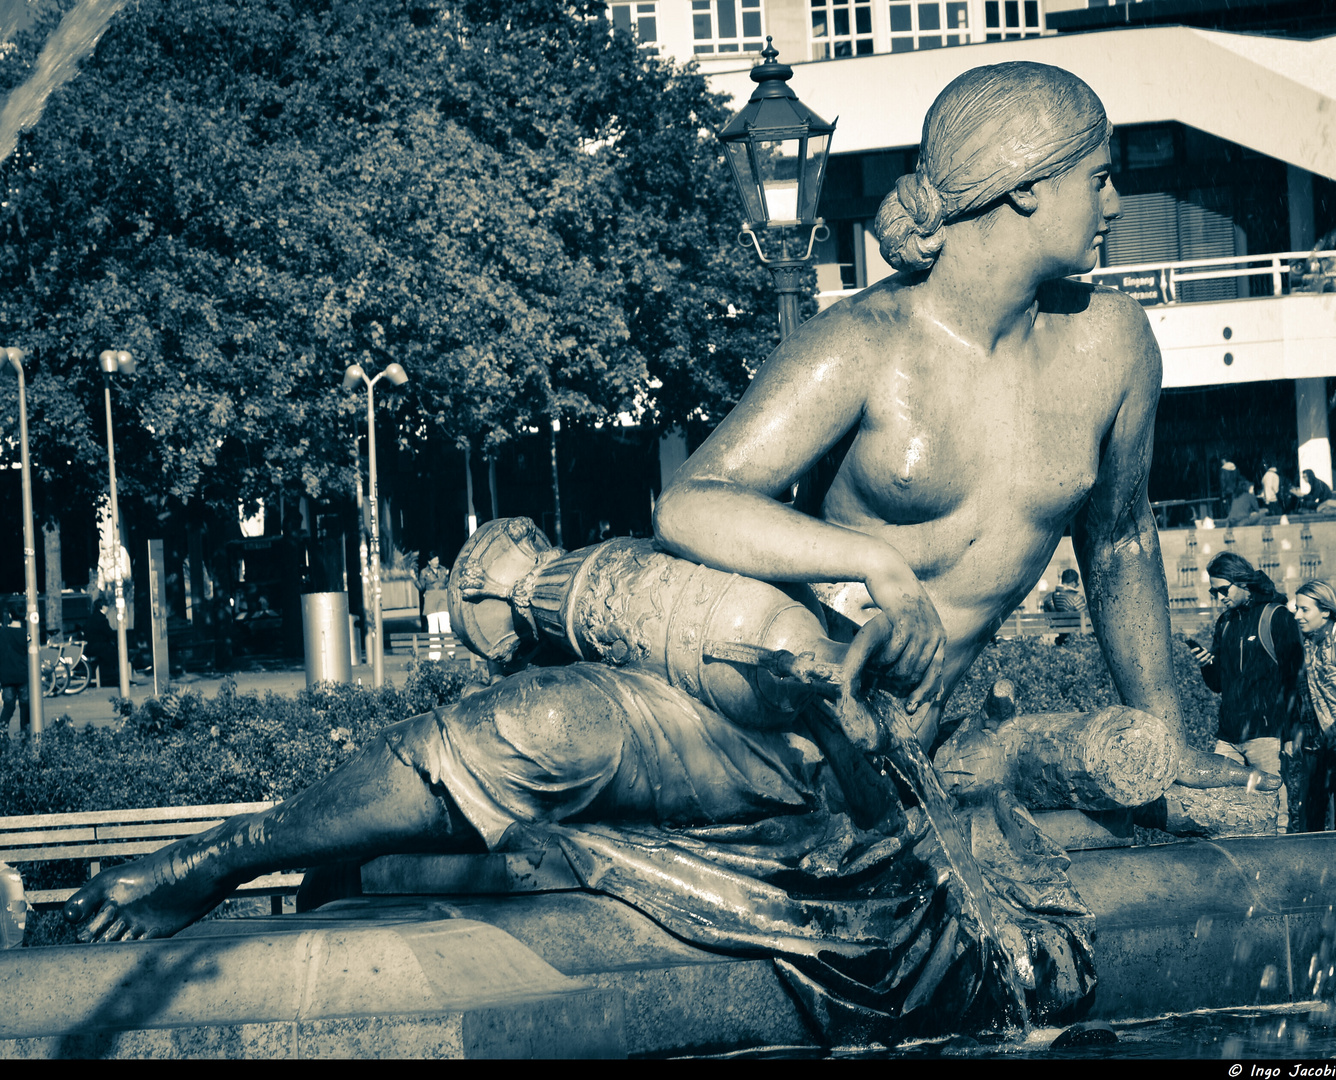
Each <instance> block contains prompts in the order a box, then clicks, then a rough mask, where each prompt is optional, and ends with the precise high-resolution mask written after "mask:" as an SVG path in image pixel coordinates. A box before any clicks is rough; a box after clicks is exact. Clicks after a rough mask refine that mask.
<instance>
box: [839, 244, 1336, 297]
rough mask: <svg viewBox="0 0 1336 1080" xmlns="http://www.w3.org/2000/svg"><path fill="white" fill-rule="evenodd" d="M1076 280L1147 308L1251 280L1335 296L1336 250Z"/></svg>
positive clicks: (1259, 289)
mask: <svg viewBox="0 0 1336 1080" xmlns="http://www.w3.org/2000/svg"><path fill="white" fill-rule="evenodd" d="M1076 280H1078V281H1094V282H1096V283H1097V284H1100V285H1110V286H1112V287H1113V288H1115V289H1118V290H1119V291H1121V292H1126V293H1128V294H1130V295H1131V296H1132V297H1133V298H1134V299H1136V300H1139V301H1141V303H1142V304H1145V305H1147V306H1148V307H1152V306H1158V305H1160V304H1180V303H1187V302H1191V301H1192V300H1194V299H1196V298H1194V297H1185V296H1183V294H1182V286H1184V285H1189V286H1190V285H1193V284H1196V283H1199V282H1207V281H1220V282H1227V281H1236V282H1237V281H1243V280H1246V281H1248V282H1249V285H1248V295H1249V296H1250V297H1251V296H1258V297H1267V296H1284V295H1287V294H1289V293H1301V292H1336V250H1332V251H1328V250H1324V251H1283V252H1278V253H1276V254H1273V255H1240V256H1236V257H1231V258H1214V259H1187V260H1184V261H1181V262H1168V263H1167V262H1153V263H1133V264H1129V265H1127V266H1102V267H1100V268H1099V269H1097V270H1092V271H1091V272H1090V273H1088V274H1080V275H1078V276H1077V277H1076ZM1254 282H1255V284H1254ZM858 291H859V290H857V289H840V290H833V291H830V292H822V293H820V294H819V295H818V299H819V300H820V302H821V305H822V306H823V307H825V306H827V305H829V304H833V303H834V302H835V301H836V300H839V299H841V298H843V297H846V296H853V295H854V294H855V293H857V292H858ZM1213 299H1216V298H1213ZM1228 299H1234V298H1233V297H1229V298H1228Z"/></svg>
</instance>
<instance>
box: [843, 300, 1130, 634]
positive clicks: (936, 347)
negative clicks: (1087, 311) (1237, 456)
mask: <svg viewBox="0 0 1336 1080" xmlns="http://www.w3.org/2000/svg"><path fill="white" fill-rule="evenodd" d="M1097 326H1098V320H1085V319H1083V318H1082V317H1081V315H1080V314H1077V315H1064V316H1059V317H1047V316H1045V315H1042V314H1041V315H1040V317H1039V319H1038V321H1037V322H1036V325H1035V329H1034V331H1033V332H1032V333H1031V335H1030V337H1029V338H1028V340H1027V341H1025V342H1024V343H1022V344H1021V345H1020V346H1018V347H1015V348H1012V349H1010V350H1003V351H997V352H993V353H991V354H986V353H984V352H983V351H982V350H979V349H976V348H973V347H971V346H969V345H968V344H967V343H964V342H960V341H958V340H957V341H953V340H951V337H950V335H949V334H948V333H946V332H945V331H941V330H939V328H936V327H932V326H928V327H924V326H923V325H921V323H920V322H918V321H916V320H914V319H908V320H904V321H898V326H897V330H898V333H897V334H896V335H895V336H894V338H893V339H892V340H893V342H894V350H893V352H891V353H890V355H888V356H887V357H885V358H884V359H881V358H875V357H873V358H869V362H868V363H866V364H865V365H864V370H866V371H867V372H868V373H869V378H868V379H867V381H866V404H865V407H864V412H863V416H862V419H861V421H860V423H859V426H858V430H857V433H856V435H855V436H854V439H853V442H852V444H851V445H850V447H849V449H848V452H847V453H846V454H845V456H844V458H843V461H842V462H841V463H840V466H839V469H838V472H837V473H836V475H835V478H834V480H833V482H832V484H831V486H830V489H829V491H828V492H827V494H826V498H825V501H824V504H823V508H822V516H823V517H825V518H826V519H827V520H829V521H832V522H835V523H837V524H841V525H846V526H849V527H852V528H857V529H859V530H861V531H864V532H871V533H876V534H878V535H881V536H882V537H883V538H884V539H886V540H887V542H889V543H891V544H892V545H893V546H894V547H895V548H896V549H897V550H898V551H899V552H900V554H901V555H903V556H904V558H905V559H906V560H907V561H908V562H909V564H910V565H911V567H913V569H914V572H915V574H916V575H917V576H918V578H919V580H920V581H921V582H923V584H924V586H925V588H927V590H928V592H929V595H930V596H931V597H932V598H933V601H934V603H935V604H936V606H937V608H938V612H939V614H940V615H941V617H942V620H943V625H944V626H945V628H946V630H947V633H948V636H949V638H951V639H952V640H955V641H958V642H962V643H964V642H967V641H973V640H975V639H978V638H979V637H980V636H981V635H985V636H986V635H987V634H991V632H992V624H993V623H994V622H995V621H996V620H997V619H1000V618H1003V617H1005V615H1006V614H1007V613H1008V612H1009V611H1010V610H1011V609H1012V607H1014V605H1015V604H1016V603H1017V602H1018V601H1019V600H1020V599H1021V598H1022V597H1023V596H1024V595H1025V594H1026V593H1027V592H1028V591H1029V590H1030V589H1031V588H1032V587H1033V585H1034V583H1035V581H1036V580H1037V579H1038V577H1039V575H1040V574H1041V573H1042V572H1043V568H1044V566H1045V565H1046V564H1047V562H1048V560H1049V558H1050V556H1051V554H1052V551H1053V548H1054V546H1055V545H1056V544H1057V541H1058V539H1059V538H1060V537H1061V535H1062V531H1063V529H1064V527H1065V526H1066V525H1067V524H1068V522H1070V520H1071V519H1072V517H1073V515H1074V514H1075V513H1076V512H1077V510H1079V508H1080V507H1081V505H1082V503H1083V502H1084V500H1085V499H1086V497H1087V496H1088V495H1089V493H1090V491H1091V489H1092V488H1093V486H1094V484H1095V481H1096V479H1097V476H1098V472H1099V455H1100V440H1101V438H1102V437H1103V435H1104V434H1105V433H1106V432H1107V431H1108V429H1109V426H1110V424H1111V423H1112V420H1113V417H1114V415H1115V414H1116V411H1117V407H1118V404H1119V402H1120V400H1121V397H1122V394H1123V382H1124V373H1123V370H1122V366H1121V365H1119V364H1117V363H1110V362H1106V361H1105V360H1104V359H1103V358H1102V357H1101V355H1100V354H1101V353H1102V352H1104V351H1107V349H1108V348H1110V347H1112V345H1113V344H1114V343H1104V344H1101V343H1100V342H1099V341H1097V340H1094V338H1095V337H1096V336H1097V334H1096V330H1097Z"/></svg>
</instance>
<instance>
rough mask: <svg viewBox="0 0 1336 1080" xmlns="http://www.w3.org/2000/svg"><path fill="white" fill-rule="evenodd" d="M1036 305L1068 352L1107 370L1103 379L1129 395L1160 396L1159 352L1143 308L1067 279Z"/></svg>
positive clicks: (1108, 290)
mask: <svg viewBox="0 0 1336 1080" xmlns="http://www.w3.org/2000/svg"><path fill="white" fill-rule="evenodd" d="M1038 300H1039V310H1040V312H1041V314H1042V315H1043V316H1044V317H1045V318H1046V320H1047V321H1048V323H1049V325H1050V327H1052V328H1053V329H1054V330H1055V331H1057V332H1058V333H1059V334H1060V335H1061V336H1062V338H1063V339H1064V344H1065V346H1066V347H1067V348H1070V349H1074V350H1078V351H1079V352H1080V353H1081V354H1083V355H1087V356H1089V357H1090V358H1091V359H1092V360H1095V361H1098V362H1099V363H1100V366H1101V367H1107V368H1108V370H1107V372H1105V373H1104V374H1106V375H1108V376H1111V377H1112V379H1113V381H1115V382H1120V383H1123V384H1124V385H1125V386H1126V388H1127V389H1128V390H1135V389H1138V388H1143V387H1146V386H1150V387H1153V390H1154V392H1155V394H1156V395H1158V394H1159V389H1160V376H1161V362H1160V351H1159V346H1158V345H1157V344H1156V341H1155V336H1154V334H1153V333H1152V332H1151V328H1150V323H1149V321H1148V320H1147V319H1146V313H1145V310H1144V309H1143V308H1142V307H1141V305H1140V304H1139V303H1137V302H1136V301H1135V300H1133V299H1132V298H1131V297H1129V296H1128V295H1127V294H1126V293H1122V292H1119V291H1118V290H1117V289H1111V288H1109V287H1107V286H1103V285H1088V284H1086V283H1084V282H1081V281H1071V280H1068V279H1062V280H1058V281H1050V282H1047V283H1046V284H1045V285H1044V287H1043V288H1042V289H1041V290H1040V291H1039V295H1038ZM1086 374H1087V375H1089V374H1090V373H1089V372H1087V373H1086Z"/></svg>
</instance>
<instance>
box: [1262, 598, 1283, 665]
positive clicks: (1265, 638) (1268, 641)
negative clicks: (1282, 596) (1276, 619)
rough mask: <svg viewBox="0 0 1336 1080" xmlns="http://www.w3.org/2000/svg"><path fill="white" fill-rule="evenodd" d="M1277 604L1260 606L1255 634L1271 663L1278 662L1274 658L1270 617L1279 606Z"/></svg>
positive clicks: (1274, 650) (1274, 645)
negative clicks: (1260, 610)
mask: <svg viewBox="0 0 1336 1080" xmlns="http://www.w3.org/2000/svg"><path fill="white" fill-rule="evenodd" d="M1279 607H1280V605H1279V604H1267V605H1266V607H1264V608H1262V614H1261V617H1260V618H1259V619H1258V620H1257V636H1258V638H1259V639H1260V640H1261V642H1262V648H1264V649H1265V650H1266V655H1267V656H1269V657H1271V662H1272V663H1273V664H1279V663H1280V661H1279V660H1277V659H1276V643H1275V641H1274V640H1272V637H1271V618H1272V616H1273V615H1275V613H1276V609H1277V608H1279Z"/></svg>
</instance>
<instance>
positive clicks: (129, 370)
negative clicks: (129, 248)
mask: <svg viewBox="0 0 1336 1080" xmlns="http://www.w3.org/2000/svg"><path fill="white" fill-rule="evenodd" d="M97 362H98V366H99V367H100V368H101V369H102V390H103V394H104V396H105V400H106V405H107V472H108V475H109V476H110V479H111V546H112V551H111V559H112V567H113V570H112V574H113V576H114V578H115V581H116V654H117V658H118V668H119V671H120V677H121V697H123V698H124V697H129V696H130V648H129V643H128V642H127V641H126V634H125V580H124V578H123V577H122V575H121V515H120V508H119V507H118V505H117V503H116V443H115V440H114V439H113V438H112V431H111V377H112V376H113V375H115V374H117V373H119V374H121V375H133V374H134V371H135V360H134V357H133V356H131V355H130V354H129V353H128V352H126V351H125V350H124V349H117V350H113V349H106V350H104V351H103V352H101V353H100V354H98V358H97Z"/></svg>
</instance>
